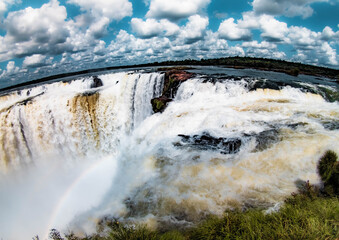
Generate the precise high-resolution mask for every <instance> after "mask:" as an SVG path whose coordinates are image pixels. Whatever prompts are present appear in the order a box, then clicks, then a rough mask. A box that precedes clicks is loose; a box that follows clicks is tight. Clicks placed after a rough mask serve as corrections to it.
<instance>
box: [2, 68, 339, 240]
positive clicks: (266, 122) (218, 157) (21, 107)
mask: <svg viewBox="0 0 339 240" xmlns="http://www.w3.org/2000/svg"><path fill="white" fill-rule="evenodd" d="M98 77H99V78H100V79H101V81H102V86H94V87H93V81H94V78H93V77H91V76H89V77H83V78H79V79H76V80H73V81H70V82H61V81H60V82H55V83H50V84H44V85H40V86H36V87H32V88H28V89H24V90H20V91H14V92H11V93H8V94H6V95H3V96H1V97H0V124H1V127H0V193H1V199H0V212H1V215H0V238H4V239H10V240H12V239H30V238H32V237H33V236H35V235H37V234H39V235H40V236H43V237H44V236H46V234H47V233H48V231H49V229H51V228H58V229H59V230H61V231H62V232H64V231H67V230H71V231H75V232H76V233H79V234H81V233H84V232H85V233H91V232H93V231H95V226H96V224H97V223H98V221H100V219H102V218H103V217H105V216H111V217H115V218H119V219H120V220H121V221H125V222H129V221H133V222H138V223H139V222H141V223H146V224H148V225H149V226H150V227H164V226H169V227H170V226H178V227H180V226H190V225H192V224H194V223H196V222H198V221H199V220H201V219H203V218H204V217H205V216H206V215H208V214H216V215H221V214H222V213H223V212H224V211H225V209H229V208H246V207H249V206H262V207H264V208H268V207H272V206H274V205H275V204H276V203H279V202H281V201H282V200H283V199H284V198H286V197H287V196H289V195H290V194H291V193H292V192H294V191H296V190H297V186H296V183H297V182H298V181H299V180H302V181H306V180H309V181H310V182H311V183H313V184H319V183H320V179H319V177H318V174H317V172H316V165H317V161H318V160H319V158H320V156H321V155H322V154H323V153H324V152H325V151H326V150H334V151H336V152H337V153H338V150H339V106H338V102H337V101H334V102H329V101H328V99H325V98H324V95H323V94H320V91H318V90H319V89H327V90H328V91H331V92H334V93H336V94H338V88H337V87H335V86H332V85H331V86H328V85H319V84H313V83H300V84H299V86H298V87H296V86H295V85H293V84H292V85H289V84H284V85H283V86H280V87H278V88H274V89H270V88H269V87H265V86H266V85H263V84H262V85H261V87H260V84H261V83H265V84H266V82H268V81H269V80H268V79H264V80H263V79H258V78H249V77H247V78H246V77H241V78H231V77H228V78H223V77H220V76H218V78H213V77H208V76H205V75H202V74H197V75H196V76H195V77H193V78H192V79H189V80H187V81H186V82H184V83H182V84H181V85H180V87H179V89H178V91H177V94H176V96H175V98H174V99H173V101H172V102H171V103H169V105H168V106H167V108H166V109H165V111H164V112H162V113H156V114H154V113H153V111H152V106H151V99H153V98H155V97H159V96H160V95H161V93H162V89H163V86H164V74H163V73H160V72H148V73H147V72H118V73H106V74H102V75H99V76H98ZM258 86H259V87H258ZM292 86H293V87H292ZM310 89H311V90H312V91H311V90H310ZM206 136H207V137H206ZM201 139H210V140H208V141H207V142H205V143H207V144H205V145H204V144H199V143H200V142H201V141H202V140H201ZM211 139H212V140H211ZM221 139H222V141H231V142H232V141H235V140H236V142H237V149H233V150H234V151H226V152H225V149H224V148H223V146H222V144H220V142H221ZM216 143H218V144H216ZM235 150H236V151H235Z"/></svg>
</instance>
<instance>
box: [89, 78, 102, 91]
mask: <svg viewBox="0 0 339 240" xmlns="http://www.w3.org/2000/svg"><path fill="white" fill-rule="evenodd" d="M102 86H103V83H102V81H101V79H100V78H98V77H97V76H93V83H92V84H91V88H98V87H102Z"/></svg>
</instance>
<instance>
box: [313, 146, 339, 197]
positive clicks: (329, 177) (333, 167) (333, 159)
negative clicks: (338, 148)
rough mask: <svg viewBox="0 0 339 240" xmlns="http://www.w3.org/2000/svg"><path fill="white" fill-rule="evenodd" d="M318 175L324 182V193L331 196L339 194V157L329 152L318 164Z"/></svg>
mask: <svg viewBox="0 0 339 240" xmlns="http://www.w3.org/2000/svg"><path fill="white" fill-rule="evenodd" d="M318 173H319V175H320V177H321V180H322V181H323V182H324V191H325V193H327V194H329V195H333V194H335V195H338V194H339V164H338V155H337V154H336V153H335V152H333V151H327V152H326V153H325V154H324V155H323V156H322V157H321V158H320V161H319V163H318Z"/></svg>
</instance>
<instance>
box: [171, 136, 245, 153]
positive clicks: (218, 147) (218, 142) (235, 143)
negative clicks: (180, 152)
mask: <svg viewBox="0 0 339 240" xmlns="http://www.w3.org/2000/svg"><path fill="white" fill-rule="evenodd" d="M178 136H179V137H181V141H180V142H178V143H176V144H175V145H176V146H177V147H191V148H195V149H199V150H213V151H220V153H222V154H235V153H237V152H239V150H240V147H241V144H242V142H241V139H240V138H223V137H213V136H211V135H210V134H209V133H206V132H204V133H202V134H201V135H193V136H189V135H183V134H179V135H178Z"/></svg>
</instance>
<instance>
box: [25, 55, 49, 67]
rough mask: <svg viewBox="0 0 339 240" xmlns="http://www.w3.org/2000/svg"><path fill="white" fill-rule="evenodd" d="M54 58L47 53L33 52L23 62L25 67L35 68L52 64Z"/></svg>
mask: <svg viewBox="0 0 339 240" xmlns="http://www.w3.org/2000/svg"><path fill="white" fill-rule="evenodd" d="M52 60H53V58H48V59H47V57H46V55H41V54H33V55H32V56H28V57H25V60H24V62H23V67H25V68H27V67H28V68H35V67H42V66H46V65H49V64H51V62H52Z"/></svg>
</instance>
